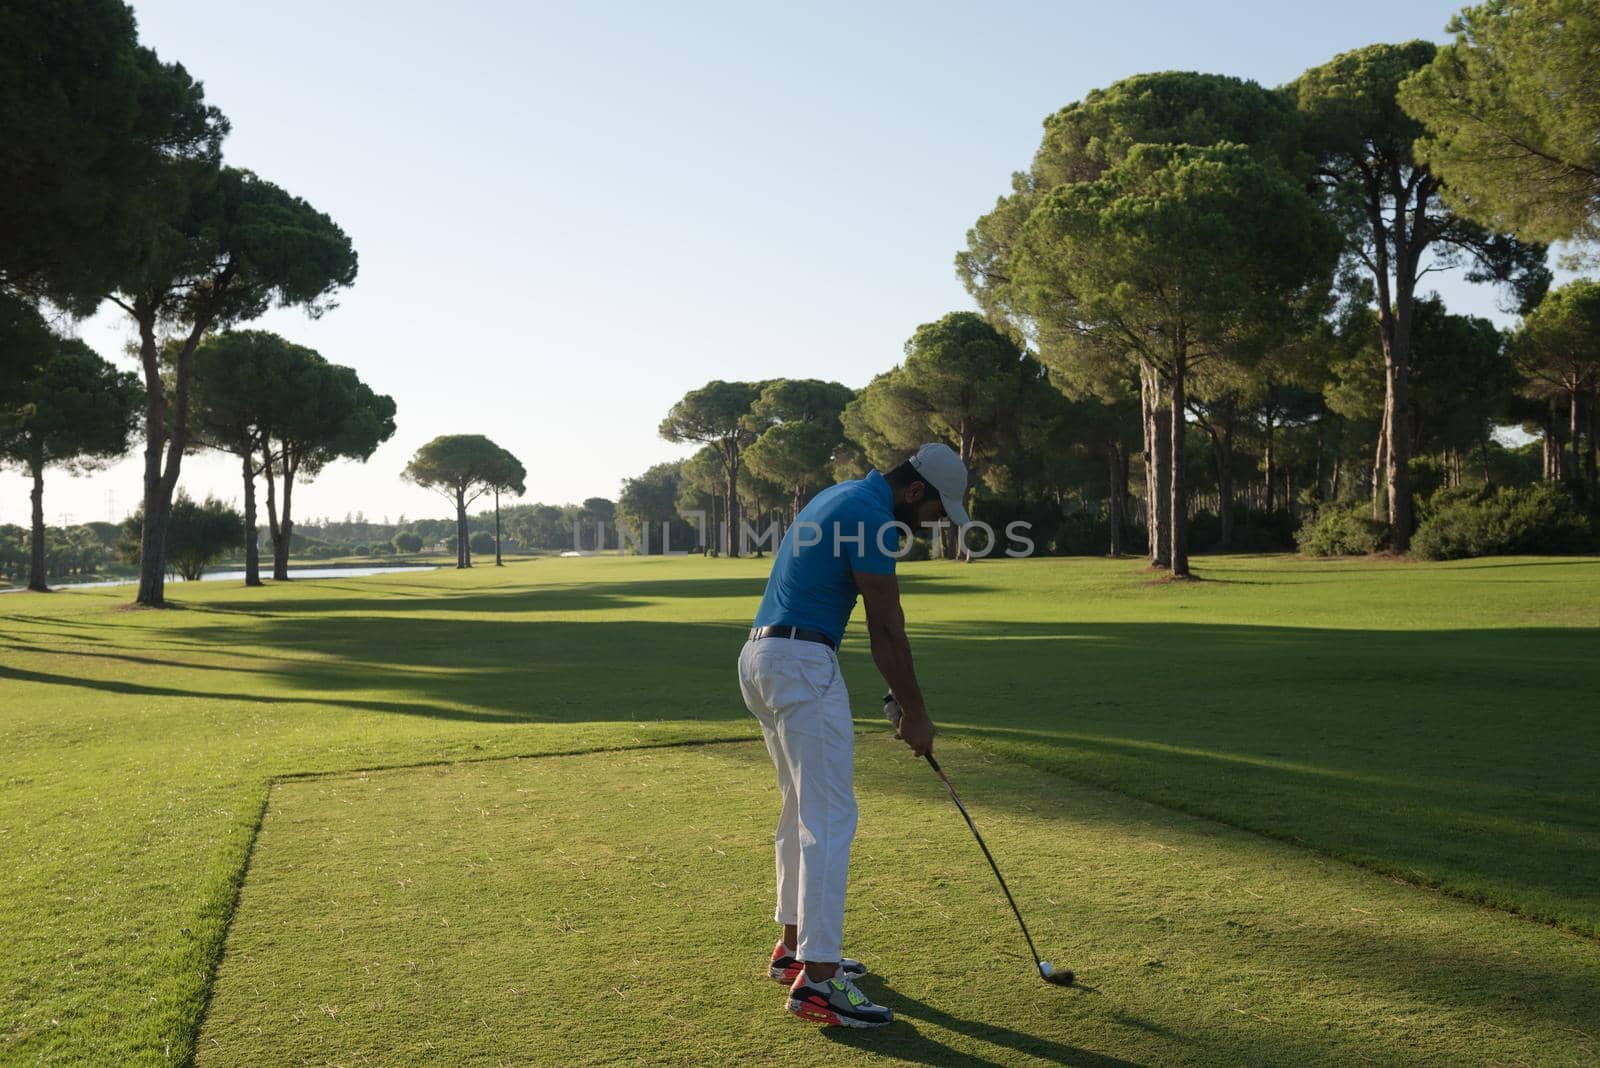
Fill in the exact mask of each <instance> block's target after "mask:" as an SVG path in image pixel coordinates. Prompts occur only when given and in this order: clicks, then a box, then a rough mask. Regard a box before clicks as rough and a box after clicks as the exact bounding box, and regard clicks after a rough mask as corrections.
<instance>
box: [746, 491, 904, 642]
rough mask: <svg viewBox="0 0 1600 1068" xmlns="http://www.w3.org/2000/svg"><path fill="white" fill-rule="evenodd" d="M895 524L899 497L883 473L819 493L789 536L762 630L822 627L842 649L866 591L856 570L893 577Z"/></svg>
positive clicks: (776, 561) (781, 548) (762, 613)
mask: <svg viewBox="0 0 1600 1068" xmlns="http://www.w3.org/2000/svg"><path fill="white" fill-rule="evenodd" d="M893 522H894V494H893V493H892V492H890V490H889V483H888V482H887V481H885V480H884V477H883V476H882V475H880V474H878V472H876V471H872V472H869V473H868V474H867V477H866V478H861V479H855V480H853V481H850V482H840V483H839V484H838V485H835V486H829V487H828V488H827V489H825V490H823V491H822V492H821V493H819V494H817V495H816V496H815V497H813V498H812V499H811V503H810V504H808V505H806V506H805V507H804V508H802V509H800V514H799V515H798V516H796V517H795V521H794V523H793V524H792V525H791V526H790V527H789V529H788V530H786V531H784V534H783V541H782V542H781V543H780V544H779V545H778V551H777V554H776V556H775V557H774V558H773V561H772V574H771V576H770V577H768V579H767V592H766V593H765V594H763V595H762V597H761V607H760V608H759V609H757V610H756V619H755V625H756V626H758V627H805V628H807V629H808V630H819V631H821V632H822V633H824V634H826V635H828V637H830V638H832V639H833V641H834V644H836V645H837V644H838V642H839V640H840V639H841V638H843V637H844V628H845V624H846V623H848V622H849V621H850V613H851V612H852V611H854V609H855V606H856V596H857V595H858V594H859V593H860V591H859V590H858V589H856V580H855V577H854V576H853V575H852V574H851V572H853V571H864V572H866V573H868V574H871V575H892V574H894V564H895V558H894V557H893V556H892V555H890V554H891V553H894V552H896V551H897V550H898V548H899V545H900V535H899V534H898V533H897V532H896V530H895V529H894V528H891V527H890V526H889V525H890V524H891V523H893Z"/></svg>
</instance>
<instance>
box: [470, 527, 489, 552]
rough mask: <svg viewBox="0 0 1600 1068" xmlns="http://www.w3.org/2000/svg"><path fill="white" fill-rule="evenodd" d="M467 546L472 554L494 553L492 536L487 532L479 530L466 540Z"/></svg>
mask: <svg viewBox="0 0 1600 1068" xmlns="http://www.w3.org/2000/svg"><path fill="white" fill-rule="evenodd" d="M467 544H468V545H469V546H470V547H471V548H472V551H473V552H474V553H479V554H483V555H487V554H489V553H492V552H494V535H493V534H490V533H489V532H488V531H487V530H480V531H478V532H477V533H476V534H474V535H473V536H472V537H471V538H468V539H467Z"/></svg>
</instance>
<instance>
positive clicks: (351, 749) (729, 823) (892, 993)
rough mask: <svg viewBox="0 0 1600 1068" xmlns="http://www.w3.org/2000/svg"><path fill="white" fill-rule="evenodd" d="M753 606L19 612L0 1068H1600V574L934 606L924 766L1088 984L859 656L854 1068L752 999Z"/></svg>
mask: <svg viewBox="0 0 1600 1068" xmlns="http://www.w3.org/2000/svg"><path fill="white" fill-rule="evenodd" d="M767 563H768V562H766V561H759V560H753V561H730V560H706V559H702V558H699V557H693V558H688V559H669V560H662V559H637V558H627V559H615V558H603V559H597V558H591V559H581V560H558V559H541V560H537V561H529V562H524V563H518V564H515V565H513V566H510V567H507V568H503V569H495V568H493V567H482V566H480V567H478V568H475V569H473V570H472V571H469V572H455V571H441V572H433V573H428V574H422V575H418V574H412V575H395V576H384V577H376V578H368V579H357V580H325V581H304V582H296V583H293V584H290V585H287V586H283V585H279V586H272V587H269V588H267V589H265V590H250V591H247V590H243V589H240V588H236V587H230V586H227V585H221V584H219V585H217V586H198V585H197V586H193V587H188V586H184V587H178V588H177V589H176V590H175V591H174V592H175V593H176V594H178V600H179V602H180V604H181V607H180V608H178V609H177V610H174V611H169V612H147V611H129V610H126V609H125V608H124V607H123V605H124V604H125V602H126V600H127V597H128V596H129V592H128V591H127V590H125V589H124V590H114V589H113V590H94V591H79V592H73V593H63V594H55V595H49V596H43V595H22V594H13V595H8V596H6V597H5V598H4V599H3V600H0V620H3V627H0V695H3V697H0V708H3V712H0V759H3V760H4V762H5V770H4V772H0V866H3V869H4V871H5V872H6V875H5V880H6V893H5V894H4V896H3V900H0V945H4V946H5V952H4V953H3V954H0V980H3V987H0V1063H38V1062H43V1063H149V1064H160V1063H171V1062H174V1061H176V1062H182V1061H184V1060H186V1059H188V1058H190V1057H191V1056H197V1057H198V1059H199V1060H200V1061H201V1062H202V1063H215V1064H235V1063H277V1062H282V1063H300V1062H302V1061H312V1062H316V1063H324V1062H326V1063H362V1062H365V1063H416V1062H418V1061H420V1060H422V1059H424V1058H426V1057H428V1056H429V1047H428V1045H427V1043H429V1042H431V1043H433V1048H434V1050H435V1051H436V1054H435V1055H436V1059H437V1062H438V1063H460V1062H465V1061H468V1060H473V1059H478V1060H479V1061H481V1063H495V1062H496V1060H497V1059H498V1060H502V1061H505V1062H506V1063H515V1062H522V1063H527V1062H538V1061H542V1062H545V1063H552V1064H571V1063H596V1064H599V1063H615V1062H618V1061H626V1060H631V1061H634V1062H645V1063H669V1064H698V1063H711V1062H715V1061H718V1060H724V1059H727V1060H731V1059H735V1058H749V1057H752V1056H762V1057H767V1056H771V1055H785V1054H787V1055H790V1056H793V1057H797V1058H798V1057H813V1058H815V1057H829V1058H834V1057H840V1056H843V1057H845V1058H846V1059H847V1060H848V1059H851V1058H859V1059H861V1060H863V1061H869V1060H871V1059H873V1058H881V1059H883V1060H884V1061H885V1062H887V1063H895V1062H900V1061H903V1062H910V1063H952V1062H961V1061H962V1059H963V1058H965V1059H967V1062H968V1063H979V1064H982V1063H997V1064H1011V1063H1030V1058H1031V1061H1032V1062H1036V1063H1051V1062H1064V1063H1085V1064H1095V1063H1101V1064H1114V1063H1123V1062H1132V1063H1152V1064H1160V1063H1179V1062H1185V1063H1244V1062H1253V1063H1308V1062H1310V1061H1315V1060H1320V1059H1329V1060H1331V1059H1340V1060H1343V1059H1347V1058H1353V1059H1358V1060H1361V1059H1366V1060H1376V1061H1386V1060H1387V1061H1403V1060H1413V1061H1415V1060H1423V1061H1432V1062H1437V1063H1574V1064H1580V1063H1592V1062H1593V1061H1594V1060H1595V1059H1596V1058H1597V1057H1600V1040H1597V1035H1600V1008H1597V1007H1596V1005H1597V1003H1596V998H1595V996H1594V991H1595V990H1596V989H1600V888H1597V886H1596V880H1595V877H1594V876H1595V872H1596V871H1600V808H1597V806H1596V804H1595V801H1596V790H1595V783H1596V782H1597V781H1600V756H1597V754H1600V723H1597V722H1596V715H1595V698H1594V695H1595V694H1596V693H1600V659H1597V656H1596V654H1597V653H1600V560H1594V559H1576V558H1562V559H1555V558H1540V559H1515V560H1507V559H1501V560H1478V561H1463V562H1460V563H1458V564H1444V565H1438V564H1435V565H1417V564H1404V563H1395V562H1374V561H1351V562H1337V563H1330V562H1327V561H1309V560H1299V559H1295V558H1273V557H1230V558H1201V559H1200V560H1199V561H1198V564H1197V570H1198V571H1199V573H1200V574H1201V575H1202V576H1204V577H1205V579H1206V581H1202V582H1199V583H1192V584H1169V583H1159V582H1152V578H1151V574H1150V573H1149V572H1148V571H1146V570H1145V569H1144V568H1143V567H1142V565H1141V563H1140V562H1138V561H1106V560H1086V559H1057V560H1035V561H1015V562H1010V561H991V562H983V563H979V564H975V565H972V566H960V565H952V564H942V563H927V564H917V565H909V566H907V567H905V568H904V569H903V585H904V588H905V591H906V596H905V600H906V608H907V614H908V618H909V623H910V629H911V635H912V641H913V644H914V648H915V652H916V653H917V656H918V659H919V665H920V667H921V674H922V675H923V678H924V686H925V688H926V689H927V690H928V693H929V696H930V710H931V711H932V713H933V715H934V717H935V719H936V721H937V722H938V723H939V724H940V727H941V730H942V731H943V734H942V735H941V741H940V743H939V745H940V749H941V761H942V762H943V764H944V766H945V768H946V770H947V771H948V772H949V773H950V775H951V777H952V779H953V780H954V781H955V782H956V785H957V788H958V789H960V790H961V791H962V796H963V799H964V800H966V801H967V803H968V804H969V806H971V808H972V810H973V815H974V817H975V818H976V819H977V820H978V823H979V826H980V828H981V829H982V830H983V831H984V834H985V837H986V838H989V839H990V841H991V845H992V846H993V848H994V849H995V852H996V855H997V859H998V860H999V861H1000V863H1001V865H1002V867H1003V868H1004V869H1005V871H1006V875H1007V879H1008V880H1009V881H1010V882H1011V883H1012V885H1013V889H1014V890H1015V891H1016V893H1017V896H1018V899H1019V904H1021V906H1022V908H1023V910H1024V912H1025V913H1026V915H1027V916H1028V920H1029V924H1030V927H1032V928H1033V929H1034V932H1035V935H1036V938H1037V940H1038V941H1039V943H1040V948H1041V951H1042V952H1044V953H1045V955H1046V956H1049V957H1050V959H1052V960H1053V961H1054V962H1055V963H1056V964H1057V966H1070V967H1073V968H1075V969H1076V970H1077V971H1078V974H1079V977H1080V982H1081V983H1082V984H1084V988H1083V989H1077V990H1060V989H1056V988H1052V987H1050V986H1047V985H1046V984H1043V983H1041V982H1039V981H1038V979H1037V978H1035V977H1034V976H1033V975H1032V965H1031V962H1030V961H1028V960H1027V958H1026V956H1025V947H1024V946H1023V945H1022V943H1021V938H1020V935H1019V934H1018V933H1017V932H1016V931H1015V923H1014V920H1013V919H1012V917H1011V916H1010V914H1009V911H1008V910H1007V909H1006V906H1005V903H1004V900H1003V898H1002V897H1001V896H1000V893H999V889H998V887H997V886H995V885H994V883H993V878H992V875H990V873H989V872H988V871H987V868H986V866H985V865H984V862H983V859H982V856H981V854H980V853H978V851H977V847H976V844H975V843H973V842H972V841H971V839H970V836H968V834H967V832H966V829H965V827H964V826H963V825H962V824H961V821H960V816H959V814H958V813H956V811H955V809H954V807H953V806H951V805H950V804H949V800H948V798H947V797H946V796H945V795H944V792H943V789H942V787H940V786H939V784H938V781H937V780H936V779H935V778H934V777H933V776H932V774H931V772H930V771H929V770H928V768H927V767H926V766H925V765H923V764H922V763H921V762H918V761H915V760H912V759H911V758H910V756H909V754H908V753H906V751H905V750H904V748H903V747H901V746H898V745H897V744H896V743H893V741H892V739H888V738H887V737H886V736H885V734H884V730H883V727H882V725H881V720H880V718H879V714H878V709H877V701H876V700H875V698H876V696H877V695H878V694H880V693H881V683H880V682H879V681H878V680H877V678H876V676H875V673H874V672H873V671H872V669H871V665H870V660H869V658H868V656H867V651H866V647H865V642H864V641H863V640H862V637H861V632H860V629H859V628H860V622H859V619H858V620H857V621H856V623H855V626H854V628H853V630H852V634H851V636H850V638H849V639H847V644H846V647H845V650H844V652H843V654H842V656H843V661H844V668H845V676H846V679H847V680H848V681H849V682H850V684H851V687H852V693H853V695H854V698H855V704H856V708H857V714H858V727H859V729H860V730H861V732H862V736H861V740H860V743H859V768H858V775H857V781H858V789H859V792H860V795H861V803H862V821H861V832H860V837H859V839H858V845H857V850H856V863H855V865H854V867H853V880H852V896H851V901H850V904H851V913H850V917H849V922H848V925H847V941H848V945H847V950H846V951H847V952H852V953H854V954H855V955H858V956H862V957H863V958H864V959H867V960H868V962H869V964H872V965H874V966H875V967H876V968H878V969H880V970H881V973H882V979H880V980H878V981H877V985H870V984H869V985H868V986H867V987H866V989H867V991H868V993H869V994H877V995H881V996H882V998H883V1000H884V1001H885V1002H886V1003H888V1004H891V1005H893V1006H895V1007H897V1008H898V1009H900V1010H901V1015H902V1018H903V1019H902V1022H900V1023H897V1024H896V1025H895V1026H894V1027H891V1028H889V1029H887V1030H886V1031H883V1032H875V1033H844V1034H838V1033H834V1032H831V1031H830V1032H826V1033H825V1034H819V1033H818V1032H817V1031H816V1030H815V1029H813V1028H810V1027H807V1026H805V1025H802V1024H799V1023H798V1022H796V1021H792V1020H788V1019H784V1018H783V1015H782V1013H781V1011H780V1010H781V996H780V994H781V991H779V990H778V988H777V985H776V984H774V983H772V982H771V981H770V980H766V979H763V978H762V975H763V969H762V967H761V962H762V958H763V957H764V955H765V953H766V951H767V950H768V949H769V948H770V945H771V938H772V937H773V933H774V928H773V925H772V924H771V923H770V922H767V921H768V917H769V916H770V909H771V903H770V900H769V896H770V880H771V874H770V834H771V824H772V822H773V819H774V817H775V813H776V796H775V791H774V790H773V789H772V786H771V783H770V781H769V780H770V774H771V773H770V768H769V766H768V765H767V764H766V763H765V760H766V758H765V755H764V753H763V752H762V750H761V748H760V746H759V743H758V742H757V741H756V738H757V731H756V729H755V725H754V722H753V721H752V720H751V719H750V718H749V716H748V714H747V713H745V712H744V710H743V708H742V706H741V704H740V702H739V699H738V694H737V687H736V685H735V683H734V678H733V659H734V656H735V655H736V652H737V649H738V646H739V643H740V642H741V641H742V637H743V632H744V629H745V628H747V627H748V625H749V617H750V615H751V613H752V612H753V610H754V605H755V600H756V598H757V597H758V596H759V593H760V590H761V587H762V582H763V579H764V576H765V572H766V568H767ZM686 742H695V743H700V742H709V743H715V744H706V745H698V744H697V745H690V746H677V747H672V748H641V747H649V746H657V747H659V746H662V745H667V744H670V743H686ZM553 754H576V755H553ZM585 754H586V755H585ZM511 757H527V758H533V759H515V760H513V759H502V758H511ZM413 765H427V766H426V767H411V768H407V769H406V770H390V771H381V772H372V773H370V774H367V775H365V776H363V775H361V774H358V772H359V771H360V770H361V769H378V768H395V769H401V768H404V767H405V766H413ZM630 806H632V807H630ZM258 832H259V834H258ZM1351 862H1354V863H1351ZM1430 887H1431V888H1437V889H1439V890H1442V891H1444V892H1443V893H1439V892H1435V890H1431V889H1428V888H1430ZM236 904H237V910H235V905H236ZM1485 904H1487V905H1491V906H1493V907H1492V908H1491V907H1484V906H1485ZM230 922H231V926H230ZM447 923H448V926H447V925H446V924H447ZM224 947H225V949H224ZM208 1000H209V1008H208V1007H207V1006H208ZM818 1042H822V1043H824V1045H821V1046H819V1045H817V1043H818ZM444 1043H453V1045H450V1046H448V1047H445V1046H444V1045H443V1044H444Z"/></svg>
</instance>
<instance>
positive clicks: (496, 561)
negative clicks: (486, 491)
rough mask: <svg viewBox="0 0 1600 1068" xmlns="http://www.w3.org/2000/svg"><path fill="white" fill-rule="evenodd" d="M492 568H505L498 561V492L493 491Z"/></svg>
mask: <svg viewBox="0 0 1600 1068" xmlns="http://www.w3.org/2000/svg"><path fill="white" fill-rule="evenodd" d="M494 566H495V567H505V566H506V565H505V563H504V561H502V560H501V559H500V490H499V489H496V490H495V491H494Z"/></svg>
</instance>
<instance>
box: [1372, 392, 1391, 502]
mask: <svg viewBox="0 0 1600 1068" xmlns="http://www.w3.org/2000/svg"><path fill="white" fill-rule="evenodd" d="M1388 463H1389V402H1388V400H1387V399H1386V400H1385V401H1384V402H1383V418H1381V419H1379V420H1378V444H1377V446H1376V447H1375V448H1374V449H1373V451H1372V518H1373V519H1382V518H1383V480H1384V472H1385V471H1386V470H1387V469H1388Z"/></svg>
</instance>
